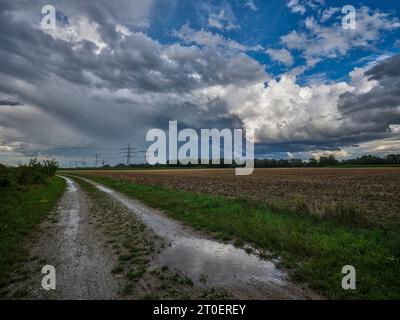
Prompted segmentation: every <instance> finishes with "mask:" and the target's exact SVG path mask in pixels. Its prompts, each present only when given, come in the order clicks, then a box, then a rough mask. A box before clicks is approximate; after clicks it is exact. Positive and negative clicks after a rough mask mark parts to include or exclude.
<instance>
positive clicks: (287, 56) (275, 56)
mask: <svg viewBox="0 0 400 320" xmlns="http://www.w3.org/2000/svg"><path fill="white" fill-rule="evenodd" d="M266 53H267V54H268V55H269V56H270V57H271V59H272V60H274V61H278V62H280V63H283V64H284V65H285V66H287V67H290V66H292V65H293V64H294V59H293V56H292V54H291V53H290V52H289V51H288V50H287V49H267V50H266Z"/></svg>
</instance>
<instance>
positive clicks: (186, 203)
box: [89, 176, 400, 299]
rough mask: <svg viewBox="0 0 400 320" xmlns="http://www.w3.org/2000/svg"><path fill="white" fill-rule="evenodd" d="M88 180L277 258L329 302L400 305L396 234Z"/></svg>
mask: <svg viewBox="0 0 400 320" xmlns="http://www.w3.org/2000/svg"><path fill="white" fill-rule="evenodd" d="M89 178H91V179H92V180H95V181H98V182H100V183H102V184H104V185H107V186H108V187H111V188H113V189H115V190H117V191H120V192H122V193H124V194H126V195H128V196H131V197H135V198H137V199H139V200H141V201H143V202H144V203H147V204H148V205H150V206H152V207H155V208H159V209H162V210H164V211H165V212H166V213H167V214H168V215H170V216H171V217H173V218H176V219H178V220H181V221H183V222H185V223H186V224H188V225H190V226H192V227H194V228H195V229H198V230H202V231H205V232H211V233H212V234H213V235H216V236H218V237H220V238H222V239H224V240H228V239H232V240H236V241H237V242H238V243H240V242H248V243H250V244H252V245H253V246H255V247H257V248H259V249H263V250H266V251H268V252H273V253H274V254H277V255H279V257H280V258H281V261H282V264H283V265H284V266H286V267H289V268H291V269H293V270H294V273H293V277H294V279H296V280H299V281H304V282H307V283H308V284H309V285H310V287H311V288H313V289H316V290H318V291H319V292H321V293H322V294H324V295H325V296H326V297H328V298H331V299H400V277H399V275H400V233H399V232H398V231H396V230H389V231H385V230H382V229H378V228H361V227H360V228H358V227H346V226H340V225H337V224H335V223H334V222H330V221H321V220H317V219H315V218H313V217H309V216H304V215H296V214H294V213H293V212H284V211H282V212H274V211H272V210H270V209H269V208H268V207H266V206H264V205H262V204H259V203H256V202H254V201H250V200H246V199H243V198H239V199H227V198H224V197H220V196H208V195H202V194H194V193H189V192H184V191H179V190H170V189H166V188H163V187H159V186H144V185H138V184H133V183H130V182H124V181H117V180H112V179H109V178H102V177H91V176H89ZM345 265H353V266H354V267H355V268H356V271H357V289H356V290H350V291H346V290H343V289H342V286H341V281H342V278H343V277H344V275H343V274H342V273H341V271H342V267H343V266H345Z"/></svg>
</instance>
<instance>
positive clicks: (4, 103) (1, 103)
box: [0, 100, 22, 107]
mask: <svg viewBox="0 0 400 320" xmlns="http://www.w3.org/2000/svg"><path fill="white" fill-rule="evenodd" d="M21 105H22V103H21V102H19V101H10V100H0V106H10V107H15V106H21Z"/></svg>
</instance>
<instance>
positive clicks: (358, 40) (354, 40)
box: [281, 7, 400, 60]
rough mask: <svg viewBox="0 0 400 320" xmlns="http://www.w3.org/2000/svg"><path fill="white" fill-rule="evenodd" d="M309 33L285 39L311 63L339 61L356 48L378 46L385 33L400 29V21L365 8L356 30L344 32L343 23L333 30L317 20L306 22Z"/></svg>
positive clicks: (290, 35)
mask: <svg viewBox="0 0 400 320" xmlns="http://www.w3.org/2000/svg"><path fill="white" fill-rule="evenodd" d="M305 26H306V31H304V32H298V31H292V32H290V33H289V34H287V35H285V36H282V37H281V42H282V44H283V45H285V46H286V47H287V48H289V49H297V50H299V51H301V52H302V53H303V55H304V56H305V57H306V59H307V60H311V59H315V58H337V57H339V56H344V55H346V54H347V53H348V52H349V51H350V50H352V49H353V48H367V47H370V46H371V45H373V44H375V43H377V42H378V41H379V40H380V39H381V36H382V34H383V32H384V31H390V30H394V29H396V28H399V27H400V23H399V21H398V19H397V18H392V17H391V16H390V15H389V14H387V13H383V12H380V11H372V10H371V9H369V8H367V7H361V8H360V9H358V11H357V26H356V29H355V30H348V29H344V28H342V25H341V23H340V22H338V23H335V24H333V25H330V26H324V25H321V24H319V23H318V21H316V20H315V19H314V18H313V17H308V18H307V19H306V20H305Z"/></svg>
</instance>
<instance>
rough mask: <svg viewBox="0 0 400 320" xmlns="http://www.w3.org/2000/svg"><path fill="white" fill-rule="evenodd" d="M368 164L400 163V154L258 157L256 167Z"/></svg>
mask: <svg viewBox="0 0 400 320" xmlns="http://www.w3.org/2000/svg"><path fill="white" fill-rule="evenodd" d="M346 165H350V166H366V165H400V154H391V155H388V156H386V157H384V158H381V157H378V156H374V155H365V156H362V157H359V158H355V159H347V160H341V161H339V160H337V159H336V158H335V157H334V156H333V155H329V156H322V157H320V158H319V159H316V158H311V159H309V160H308V161H304V160H302V159H287V160H286V159H281V160H275V159H257V160H255V167H256V168H300V167H331V166H346Z"/></svg>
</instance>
